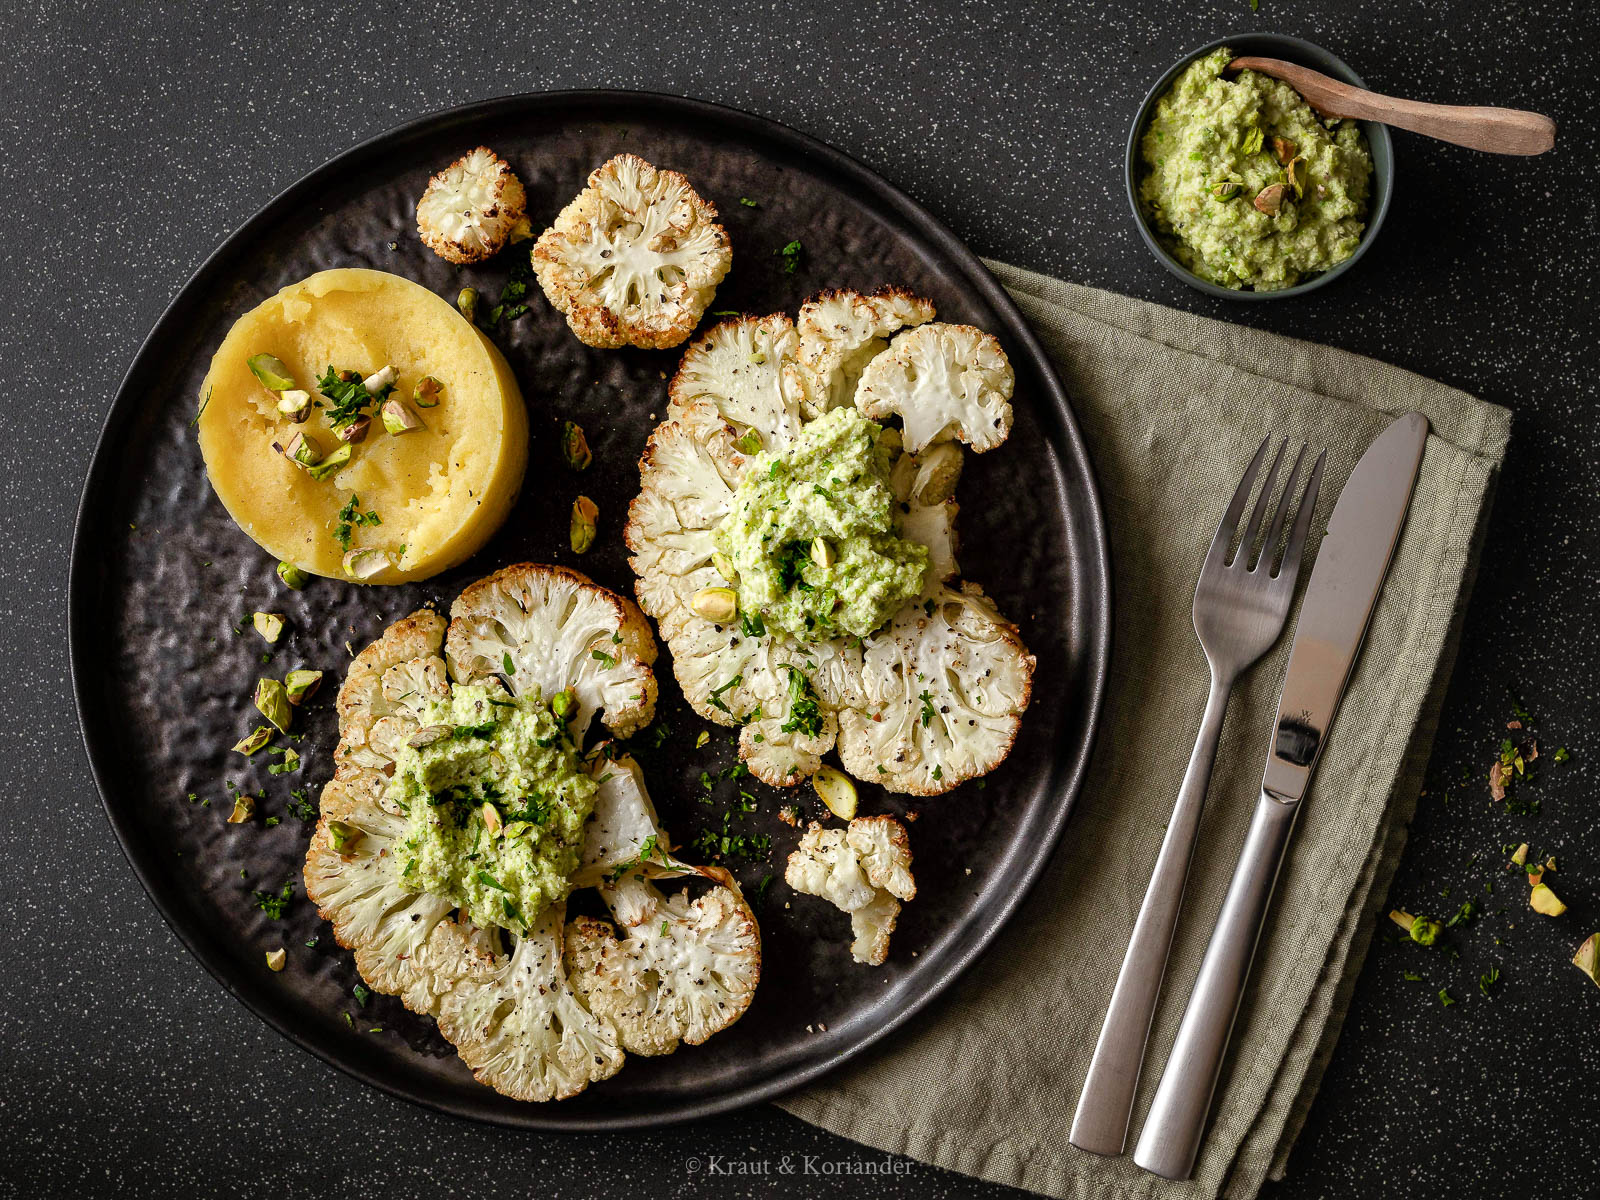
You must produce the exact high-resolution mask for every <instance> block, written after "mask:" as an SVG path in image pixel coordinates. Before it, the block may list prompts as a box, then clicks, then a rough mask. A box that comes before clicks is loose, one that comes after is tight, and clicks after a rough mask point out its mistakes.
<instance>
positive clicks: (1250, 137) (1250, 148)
mask: <svg viewBox="0 0 1600 1200" xmlns="http://www.w3.org/2000/svg"><path fill="white" fill-rule="evenodd" d="M1265 137H1266V135H1265V134H1263V133H1262V132H1261V126H1259V125H1252V126H1251V127H1250V132H1249V133H1247V134H1245V135H1244V141H1243V142H1241V143H1240V145H1239V149H1241V150H1243V151H1244V152H1245V153H1246V154H1259V153H1260V152H1261V143H1262V141H1263V140H1264V139H1265Z"/></svg>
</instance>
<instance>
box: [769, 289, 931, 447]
mask: <svg viewBox="0 0 1600 1200" xmlns="http://www.w3.org/2000/svg"><path fill="white" fill-rule="evenodd" d="M933 315H934V309H933V301H931V300H924V299H923V298H922V297H921V296H913V295H912V294H911V293H910V292H908V291H906V290H905V289H904V288H898V287H882V288H879V289H878V290H877V291H875V292H871V293H869V294H867V295H862V294H861V293H860V292H851V291H827V292H823V293H822V294H821V295H819V296H813V297H812V298H811V299H810V300H807V301H806V302H805V303H804V304H803V305H801V307H800V366H801V368H802V369H803V371H804V372H805V373H806V374H807V376H808V377H809V382H810V384H811V386H810V388H809V389H808V397H807V398H808V400H809V401H810V404H809V406H808V411H807V413H806V415H807V416H808V417H815V416H820V415H821V414H822V413H825V412H827V411H828V410H829V409H830V408H842V407H844V406H845V405H846V404H849V403H850V402H851V400H852V399H853V398H854V397H855V391H856V381H857V380H859V379H860V378H861V372H862V370H863V369H864V368H865V367H866V365H867V363H868V362H869V361H870V360H871V359H873V358H874V357H876V356H877V355H878V354H879V353H881V352H882V351H883V349H884V348H885V347H886V346H888V344H889V342H888V338H889V336H890V335H891V334H893V333H895V332H896V331H897V330H900V329H903V328H905V327H906V326H907V325H921V324H923V323H924V322H927V321H931V320H933Z"/></svg>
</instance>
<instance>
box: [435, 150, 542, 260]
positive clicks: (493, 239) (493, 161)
mask: <svg viewBox="0 0 1600 1200" xmlns="http://www.w3.org/2000/svg"><path fill="white" fill-rule="evenodd" d="M526 205H527V199H526V196H525V194H524V192H523V188H522V181H521V180H519V179H518V178H517V177H516V174H515V173H514V172H513V171H512V170H511V167H510V166H509V165H508V164H507V163H506V161H505V160H504V159H502V158H501V157H500V156H499V155H498V154H496V153H495V152H494V151H493V150H491V149H489V148H488V147H487V146H479V147H478V148H477V149H476V150H473V151H472V152H471V153H469V154H466V155H463V156H462V157H461V158H458V159H456V161H455V162H453V163H451V164H450V165H449V166H448V167H446V168H445V169H444V170H442V171H440V172H439V173H438V174H437V175H435V176H434V177H433V178H432V179H430V180H428V190H427V191H425V192H423V193H422V199H421V200H419V201H417V232H418V233H419V234H420V235H421V236H422V242H423V245H425V246H427V247H428V249H430V250H432V251H433V252H434V253H435V254H437V255H438V256H439V257H440V258H443V259H446V260H447V261H449V262H453V263H473V262H482V261H483V260H484V259H486V258H489V257H491V256H493V255H495V254H498V253H499V252H500V250H501V248H502V247H504V246H505V244H506V242H508V241H509V240H510V239H511V236H512V233H513V231H514V230H515V229H516V227H517V224H518V223H519V222H521V221H523V220H524V217H525V211H526Z"/></svg>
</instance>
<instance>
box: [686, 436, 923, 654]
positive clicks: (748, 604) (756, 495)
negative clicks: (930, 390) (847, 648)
mask: <svg viewBox="0 0 1600 1200" xmlns="http://www.w3.org/2000/svg"><path fill="white" fill-rule="evenodd" d="M882 431H883V430H882V427H881V426H879V425H876V424H874V423H873V422H871V421H869V420H867V419H866V418H865V417H863V416H862V415H861V414H860V413H859V412H857V411H856V410H855V409H854V408H836V409H833V410H832V411H831V412H828V413H825V414H824V415H823V416H821V417H818V418H817V419H816V420H815V421H812V422H811V423H810V424H809V425H807V426H806V427H805V428H804V429H802V430H801V431H800V435H799V437H797V438H796V439H795V442H794V444H793V445H792V446H791V447H790V448H789V449H788V451H787V452H784V453H777V452H770V451H769V452H766V453H762V454H758V455H757V456H756V458H755V460H754V462H752V463H751V465H750V467H749V469H748V470H746V471H745V474H744V478H743V479H741V480H740V481H739V488H738V491H737V492H736V493H735V495H734V498H733V509H732V511H731V512H730V513H729V514H728V516H727V517H726V518H725V519H724V520H723V522H722V524H721V526H720V527H718V529H717V534H716V542H717V546H718V548H719V549H721V550H722V551H723V552H724V553H725V554H727V556H728V558H729V559H730V560H731V561H732V563H733V566H734V571H735V573H736V574H737V575H738V577H739V578H738V580H737V584H736V586H737V589H738V593H739V610H740V612H741V613H742V614H744V616H745V619H746V621H747V622H748V619H749V615H750V614H752V613H757V614H759V615H760V617H761V619H762V622H763V623H764V624H765V625H767V626H769V627H771V626H775V627H777V628H779V629H783V630H786V631H787V632H789V633H792V634H794V635H795V636H796V637H798V638H801V639H802V640H806V641H815V640H817V639H820V638H830V637H834V636H837V635H839V634H849V635H852V636H854V637H865V636H866V635H867V634H869V633H871V632H872V631H873V630H874V629H877V628H878V627H879V626H880V625H882V624H883V623H884V622H885V621H887V620H888V619H889V618H890V617H892V616H893V615H894V614H895V613H896V612H898V611H899V610H900V608H901V607H902V606H903V605H904V604H905V603H906V601H908V600H910V599H912V598H913V597H915V596H916V595H917V594H918V593H919V592H921V591H922V580H923V576H924V575H926V574H927V570H928V549H927V547H926V546H922V545H919V544H918V543H916V542H912V541H907V540H906V539H905V538H903V537H900V536H899V534H898V533H897V532H896V526H895V504H894V492H893V491H892V490H891V489H890V487H889V454H888V451H887V450H886V449H884V448H883V447H882V446H880V445H879V444H878V435H879V434H880V433H881V432H882ZM819 539H820V543H821V545H820V546H819V545H818V543H819ZM814 548H815V549H816V550H817V552H815V553H814ZM819 559H820V560H819ZM830 560H831V561H830Z"/></svg>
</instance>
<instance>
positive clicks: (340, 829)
mask: <svg viewBox="0 0 1600 1200" xmlns="http://www.w3.org/2000/svg"><path fill="white" fill-rule="evenodd" d="M362 836H363V831H362V830H361V828H360V827H358V826H355V825H352V824H350V822H348V821H329V822H328V843H329V844H330V845H331V846H332V847H333V852H334V853H335V854H343V853H344V852H345V851H347V850H353V849H355V845H356V843H357V842H359V841H360V840H361V838H362Z"/></svg>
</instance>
